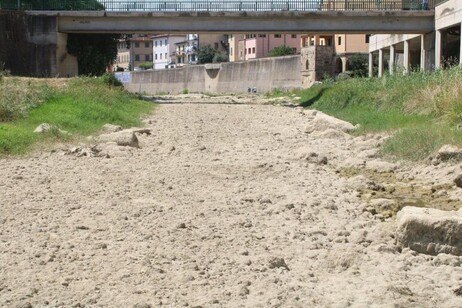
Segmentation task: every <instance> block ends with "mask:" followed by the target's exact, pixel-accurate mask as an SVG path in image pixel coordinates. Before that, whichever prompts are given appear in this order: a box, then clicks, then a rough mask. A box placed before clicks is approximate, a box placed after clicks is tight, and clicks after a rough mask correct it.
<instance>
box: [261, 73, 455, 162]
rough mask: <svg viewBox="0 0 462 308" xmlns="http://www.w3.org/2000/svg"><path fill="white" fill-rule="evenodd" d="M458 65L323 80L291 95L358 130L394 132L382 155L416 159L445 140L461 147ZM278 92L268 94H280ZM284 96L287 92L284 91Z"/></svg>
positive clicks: (426, 154)
mask: <svg viewBox="0 0 462 308" xmlns="http://www.w3.org/2000/svg"><path fill="white" fill-rule="evenodd" d="M461 84H462V68H460V67H454V68H451V69H448V70H438V71H436V72H433V73H421V72H413V73H410V74H408V75H403V74H396V75H394V76H385V77H383V78H351V79H346V80H339V81H336V82H334V81H333V80H326V81H325V82H323V83H322V84H320V85H315V86H313V87H311V88H309V89H304V90H297V91H294V92H292V93H291V95H296V96H298V97H300V100H299V103H300V105H301V106H304V107H306V108H314V109H317V110H320V111H323V112H325V113H327V114H330V115H332V116H335V117H338V118H340V119H343V120H345V121H348V122H351V123H352V124H355V125H356V124H360V129H359V130H358V131H357V133H358V134H361V133H368V132H379V131H386V132H390V133H392V132H396V133H395V134H393V136H392V137H391V138H389V139H388V140H387V141H386V142H385V144H384V146H383V149H382V150H383V151H382V152H383V154H385V155H389V156H392V157H394V158H397V159H408V160H421V159H424V158H426V157H428V155H430V154H431V153H432V152H434V151H435V150H437V149H438V148H439V147H441V146H442V145H444V144H454V145H457V146H462V137H461V135H462V131H458V130H457V129H456V128H457V126H458V125H460V124H462V86H461ZM280 95H282V94H281V93H280V91H276V92H274V93H271V94H270V96H272V97H274V96H280ZM286 95H287V94H286Z"/></svg>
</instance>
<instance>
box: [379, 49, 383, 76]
mask: <svg viewBox="0 0 462 308" xmlns="http://www.w3.org/2000/svg"><path fill="white" fill-rule="evenodd" d="M382 76H383V49H379V77H382Z"/></svg>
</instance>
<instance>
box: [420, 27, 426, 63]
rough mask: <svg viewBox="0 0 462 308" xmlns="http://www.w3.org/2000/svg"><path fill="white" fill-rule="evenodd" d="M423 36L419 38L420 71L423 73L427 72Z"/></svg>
mask: <svg viewBox="0 0 462 308" xmlns="http://www.w3.org/2000/svg"><path fill="white" fill-rule="evenodd" d="M426 45H427V44H426V39H425V34H422V35H421V36H420V71H421V72H425V71H426V70H427V49H425V46H426Z"/></svg>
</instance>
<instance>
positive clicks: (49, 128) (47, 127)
mask: <svg viewBox="0 0 462 308" xmlns="http://www.w3.org/2000/svg"><path fill="white" fill-rule="evenodd" d="M52 130H55V131H58V132H60V133H61V134H65V135H66V134H68V132H67V131H65V130H61V129H59V128H58V126H56V125H53V124H49V123H42V124H40V125H39V126H37V127H36V128H35V130H34V133H39V134H43V133H47V132H49V131H52Z"/></svg>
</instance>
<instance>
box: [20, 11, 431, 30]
mask: <svg viewBox="0 0 462 308" xmlns="http://www.w3.org/2000/svg"><path fill="white" fill-rule="evenodd" d="M27 14H28V15H31V16H48V17H52V18H56V20H57V28H58V32H63V33H76V32H77V33H136V32H139V33H204V32H218V33H258V32H260V33H397V34H398V33H427V32H431V31H433V30H434V11H314V12H298V11H297V12H296V11H293V12H292V11H268V12H260V11H250V12H106V11H45V12H44V11H29V12H27Z"/></svg>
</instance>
